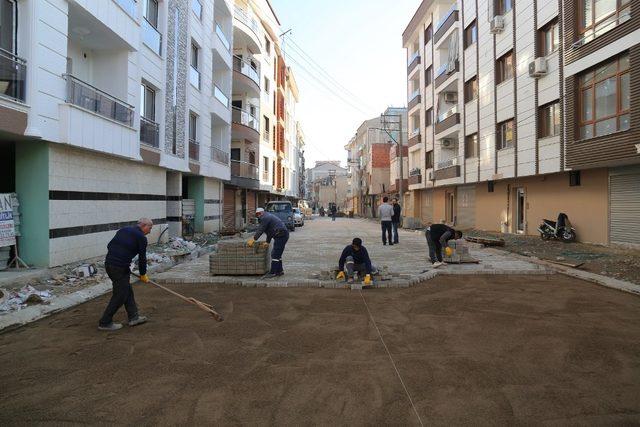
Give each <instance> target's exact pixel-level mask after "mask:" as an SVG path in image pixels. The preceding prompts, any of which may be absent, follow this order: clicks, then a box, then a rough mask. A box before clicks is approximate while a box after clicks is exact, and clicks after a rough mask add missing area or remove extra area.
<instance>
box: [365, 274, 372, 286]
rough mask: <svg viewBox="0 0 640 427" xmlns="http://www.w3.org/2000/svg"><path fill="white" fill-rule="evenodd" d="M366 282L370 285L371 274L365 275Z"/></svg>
mask: <svg viewBox="0 0 640 427" xmlns="http://www.w3.org/2000/svg"><path fill="white" fill-rule="evenodd" d="M364 284H365V285H370V284H371V275H370V274H367V275H366V276H364Z"/></svg>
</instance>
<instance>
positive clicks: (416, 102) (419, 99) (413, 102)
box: [407, 92, 422, 111]
mask: <svg viewBox="0 0 640 427" xmlns="http://www.w3.org/2000/svg"><path fill="white" fill-rule="evenodd" d="M421 102H422V96H420V92H418V94H416V95H414V96H413V98H412V99H411V100H410V101H409V104H408V106H407V110H408V111H410V110H411V109H413V107H415V106H417V105H420V103H421Z"/></svg>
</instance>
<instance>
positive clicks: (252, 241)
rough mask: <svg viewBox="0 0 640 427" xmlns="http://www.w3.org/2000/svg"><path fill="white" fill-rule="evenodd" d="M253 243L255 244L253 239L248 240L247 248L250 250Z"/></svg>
mask: <svg viewBox="0 0 640 427" xmlns="http://www.w3.org/2000/svg"><path fill="white" fill-rule="evenodd" d="M255 242H256V241H255V240H253V239H249V240H247V246H249V247H250V248H252V247H253V244H254V243H255Z"/></svg>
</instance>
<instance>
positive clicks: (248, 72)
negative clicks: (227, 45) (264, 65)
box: [233, 55, 260, 88]
mask: <svg viewBox="0 0 640 427" xmlns="http://www.w3.org/2000/svg"><path fill="white" fill-rule="evenodd" d="M233 70H234V71H237V72H239V73H241V74H244V75H245V76H247V77H249V78H250V79H251V80H253V81H254V82H255V83H256V84H257V85H258V88H260V72H259V71H258V69H257V68H254V67H253V66H252V65H251V63H250V62H248V61H247V60H245V59H243V58H240V57H239V56H237V55H233Z"/></svg>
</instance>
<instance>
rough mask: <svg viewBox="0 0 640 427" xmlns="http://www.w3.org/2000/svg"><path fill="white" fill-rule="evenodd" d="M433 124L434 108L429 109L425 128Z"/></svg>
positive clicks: (426, 113)
mask: <svg viewBox="0 0 640 427" xmlns="http://www.w3.org/2000/svg"><path fill="white" fill-rule="evenodd" d="M432 124H433V108H429V109H428V110H427V111H426V112H425V114H424V127H429V126H431V125H432Z"/></svg>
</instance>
